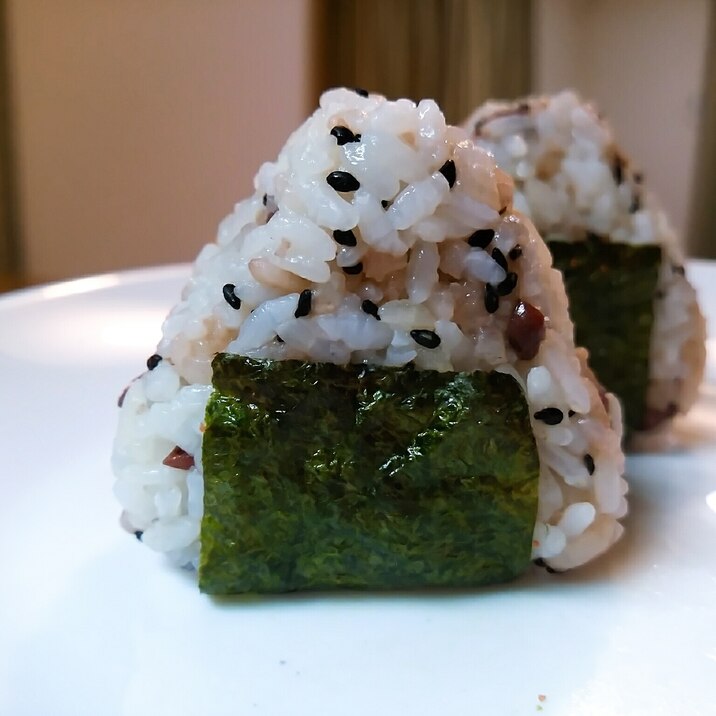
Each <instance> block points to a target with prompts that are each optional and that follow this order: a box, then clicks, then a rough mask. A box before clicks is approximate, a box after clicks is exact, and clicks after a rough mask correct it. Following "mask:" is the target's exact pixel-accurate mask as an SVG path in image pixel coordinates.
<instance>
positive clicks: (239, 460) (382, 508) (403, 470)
mask: <svg viewBox="0 0 716 716" xmlns="http://www.w3.org/2000/svg"><path fill="white" fill-rule="evenodd" d="M213 369H214V377H213V383H214V389H215V390H214V393H213V394H212V397H211V399H210V401H209V404H208V406H207V412H206V420H205V424H206V430H205V432H204V442H203V465H204V485H205V495H204V518H203V521H202V527H201V544H202V547H201V549H202V551H201V559H200V565H199V586H200V588H201V589H202V591H204V592H207V593H210V594H233V593H242V592H287V591H295V590H307V589H314V590H315V589H336V588H352V589H407V588H419V587H430V586H451V587H457V586H476V585H481V584H488V583H494V582H501V581H505V580H508V579H511V578H513V577H515V576H517V575H518V574H520V573H521V572H522V571H523V570H524V569H525V568H526V567H527V566H528V565H529V563H530V552H531V549H532V531H533V528H534V522H535V515H536V509H537V481H538V474H539V465H538V459H537V453H536V447H535V442H534V437H533V435H532V432H531V429H530V424H529V415H528V411H527V407H526V404H525V401H524V397H523V395H522V392H521V390H520V388H519V387H518V385H517V383H516V382H515V381H514V380H513V379H512V378H511V377H509V376H506V375H502V374H499V373H489V374H488V373H474V374H465V373H438V372H435V371H416V370H415V369H414V368H411V367H405V368H371V367H367V366H360V365H349V366H336V365H330V364H315V363H313V364H310V363H309V364H306V363H301V362H298V361H285V362H271V361H256V360H252V359H249V358H242V357H238V356H230V355H226V354H219V355H218V356H217V357H216V358H215V359H214V363H213Z"/></svg>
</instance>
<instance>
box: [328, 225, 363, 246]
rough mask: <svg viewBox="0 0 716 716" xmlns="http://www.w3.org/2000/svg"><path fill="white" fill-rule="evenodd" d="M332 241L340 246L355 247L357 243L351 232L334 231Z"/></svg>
mask: <svg viewBox="0 0 716 716" xmlns="http://www.w3.org/2000/svg"><path fill="white" fill-rule="evenodd" d="M333 240H334V241H335V242H336V243H337V244H340V245H341V246H355V245H356V244H357V243H358V242H357V241H356V235H355V234H354V233H353V232H352V231H350V230H349V231H341V230H340V229H336V230H335V231H334V232H333Z"/></svg>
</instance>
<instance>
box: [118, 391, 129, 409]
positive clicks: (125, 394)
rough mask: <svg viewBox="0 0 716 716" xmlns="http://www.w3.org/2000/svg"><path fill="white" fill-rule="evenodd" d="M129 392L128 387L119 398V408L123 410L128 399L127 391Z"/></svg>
mask: <svg viewBox="0 0 716 716" xmlns="http://www.w3.org/2000/svg"><path fill="white" fill-rule="evenodd" d="M128 390H129V386H127V387H126V388H125V389H124V390H123V391H122V392H121V393H120V394H119V398H117V407H118V408H121V407H122V406H123V405H124V399H125V398H126V397H127V391H128Z"/></svg>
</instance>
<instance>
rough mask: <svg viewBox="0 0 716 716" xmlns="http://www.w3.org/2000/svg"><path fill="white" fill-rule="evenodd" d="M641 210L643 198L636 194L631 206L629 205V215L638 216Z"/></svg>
mask: <svg viewBox="0 0 716 716" xmlns="http://www.w3.org/2000/svg"><path fill="white" fill-rule="evenodd" d="M639 209H641V198H640V197H639V195H638V194H634V196H633V198H632V200H631V204H630V205H629V213H630V214H636V212H637V211H639Z"/></svg>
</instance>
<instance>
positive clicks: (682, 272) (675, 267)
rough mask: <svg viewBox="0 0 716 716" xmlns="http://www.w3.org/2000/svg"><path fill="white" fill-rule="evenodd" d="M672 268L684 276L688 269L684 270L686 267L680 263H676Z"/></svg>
mask: <svg viewBox="0 0 716 716" xmlns="http://www.w3.org/2000/svg"><path fill="white" fill-rule="evenodd" d="M671 270H672V271H673V272H674V273H675V274H678V275H679V276H684V275H686V271H685V270H684V267H683V266H680V265H678V264H674V265H673V266H672V267H671Z"/></svg>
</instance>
